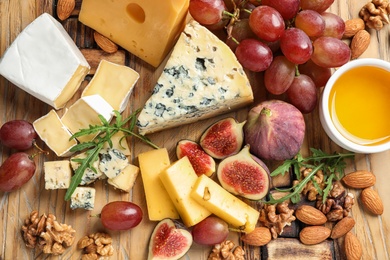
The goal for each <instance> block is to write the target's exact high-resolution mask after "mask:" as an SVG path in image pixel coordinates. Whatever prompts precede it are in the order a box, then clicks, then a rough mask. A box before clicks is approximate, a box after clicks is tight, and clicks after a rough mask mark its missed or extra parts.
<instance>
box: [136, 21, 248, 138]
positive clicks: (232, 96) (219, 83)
mask: <svg viewBox="0 0 390 260" xmlns="http://www.w3.org/2000/svg"><path fill="white" fill-rule="evenodd" d="M251 102H253V92H252V88H251V86H250V84H249V80H248V78H247V76H246V74H245V72H244V70H243V68H242V66H241V65H240V63H239V62H238V61H237V59H236V57H235V55H234V53H233V52H232V51H231V50H230V48H229V47H228V46H227V45H226V44H225V43H223V42H222V41H221V40H219V39H218V38H217V37H216V36H215V35H214V34H213V33H211V32H210V31H209V30H207V29H206V28H205V27H203V26H201V25H200V24H199V23H197V22H196V21H191V22H190V23H189V24H187V26H186V28H185V29H184V32H183V33H182V34H181V36H180V38H179V40H178V42H177V44H176V45H175V47H174V49H173V52H172V54H171V56H170V58H169V60H168V61H167V64H166V66H165V68H164V70H163V73H162V75H161V76H160V78H159V79H158V81H157V84H156V85H155V87H154V90H153V94H152V96H151V97H150V98H149V100H148V101H147V102H146V104H145V106H144V108H143V110H142V111H141V113H140V115H139V117H138V122H137V125H138V128H139V132H140V133H141V134H149V133H153V132H157V131H161V130H163V129H168V128H172V127H176V126H179V125H184V124H188V123H192V122H197V121H199V120H200V119H205V118H209V117H213V116H216V115H220V114H222V113H225V112H230V111H232V110H234V109H236V108H239V107H242V106H245V105H248V104H249V103H251Z"/></svg>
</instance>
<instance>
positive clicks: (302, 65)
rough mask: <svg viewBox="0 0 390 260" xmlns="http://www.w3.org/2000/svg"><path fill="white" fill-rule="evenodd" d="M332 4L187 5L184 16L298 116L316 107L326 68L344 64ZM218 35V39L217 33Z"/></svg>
mask: <svg viewBox="0 0 390 260" xmlns="http://www.w3.org/2000/svg"><path fill="white" fill-rule="evenodd" d="M333 2H334V0H314V1H313V0H261V1H260V0H190V6H189V12H190V14H191V16H192V17H193V18H194V19H195V20H196V21H198V22H199V23H200V24H202V25H204V26H206V27H207V28H209V29H210V30H212V31H217V30H225V32H226V43H227V45H228V46H229V47H230V48H231V49H232V50H233V51H234V52H235V54H236V57H237V60H238V61H239V62H240V63H241V65H242V66H243V67H244V68H245V69H247V70H249V71H253V72H264V86H265V88H266V89H267V91H268V92H269V93H270V94H272V95H282V94H284V95H285V96H286V97H287V100H288V101H289V102H290V103H291V104H293V105H294V106H296V107H297V108H298V109H299V110H300V111H301V112H302V113H310V112H312V111H313V110H314V109H315V108H316V106H317V97H318V89H319V88H321V87H323V86H325V84H326V82H327V81H328V79H329V77H330V76H331V69H332V68H337V67H340V66H342V65H343V64H345V63H347V62H348V61H349V60H350V57H351V50H350V48H349V46H348V45H347V44H346V43H344V42H343V41H342V37H343V34H344V31H345V23H344V20H343V19H342V18H341V17H340V16H338V15H336V14H333V13H330V12H327V9H328V8H329V7H330V6H331V5H332V4H333ZM218 35H220V34H218Z"/></svg>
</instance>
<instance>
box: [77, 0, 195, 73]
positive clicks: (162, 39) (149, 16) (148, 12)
mask: <svg viewBox="0 0 390 260" xmlns="http://www.w3.org/2000/svg"><path fill="white" fill-rule="evenodd" d="M188 5H189V1H188V0H174V1H172V0H169V1H167V0H165V1H153V0H116V1H107V0H83V2H82V5H81V10H80V15H79V20H80V22H82V23H83V24H85V25H87V26H89V27H91V28H93V29H94V30H96V31H98V32H99V33H101V34H103V35H104V36H106V37H108V38H109V39H111V40H112V41H113V42H115V43H117V44H118V45H120V46H122V47H123V48H124V49H126V50H128V51H129V52H131V53H133V54H134V55H136V56H138V57H139V58H141V59H143V60H144V61H146V62H147V63H149V64H151V65H153V66H155V67H157V66H158V65H159V64H160V63H161V62H162V60H163V59H164V58H165V56H166V55H167V54H168V52H169V51H170V50H171V48H172V46H173V45H174V43H175V40H177V37H178V35H179V34H180V32H181V31H182V30H183V28H184V24H185V19H186V16H187V11H188Z"/></svg>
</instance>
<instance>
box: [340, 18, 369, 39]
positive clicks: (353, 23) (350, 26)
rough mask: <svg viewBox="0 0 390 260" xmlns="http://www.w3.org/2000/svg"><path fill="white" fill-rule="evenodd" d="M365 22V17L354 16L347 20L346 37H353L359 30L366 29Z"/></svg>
mask: <svg viewBox="0 0 390 260" xmlns="http://www.w3.org/2000/svg"><path fill="white" fill-rule="evenodd" d="M364 28H365V24H364V21H363V19H361V18H354V19H349V20H346V21H345V31H344V35H343V37H344V38H350V37H353V36H354V35H355V34H356V33H357V32H358V31H360V30H364Z"/></svg>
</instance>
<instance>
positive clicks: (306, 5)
mask: <svg viewBox="0 0 390 260" xmlns="http://www.w3.org/2000/svg"><path fill="white" fill-rule="evenodd" d="M333 2H334V0H300V5H301V8H302V9H303V10H307V9H308V10H314V11H316V12H318V13H322V12H324V11H325V10H326V9H328V8H329V7H330V6H331V5H332V4H333Z"/></svg>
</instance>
